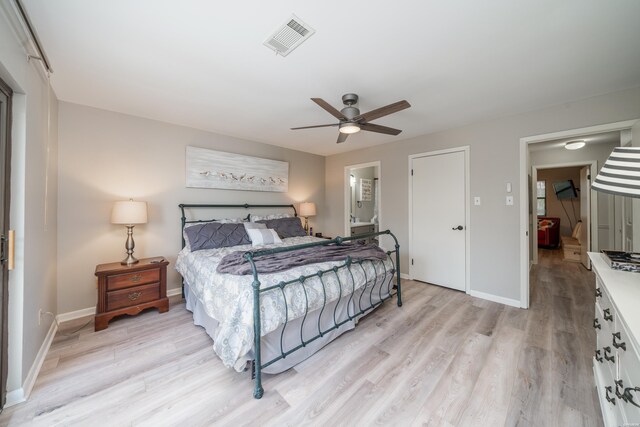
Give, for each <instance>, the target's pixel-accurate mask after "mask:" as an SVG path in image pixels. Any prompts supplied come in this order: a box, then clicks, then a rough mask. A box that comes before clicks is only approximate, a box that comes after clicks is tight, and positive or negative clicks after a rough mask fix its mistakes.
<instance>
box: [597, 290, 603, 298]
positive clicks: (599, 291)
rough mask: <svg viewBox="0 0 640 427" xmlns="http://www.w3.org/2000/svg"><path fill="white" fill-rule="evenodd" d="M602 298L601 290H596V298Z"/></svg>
mask: <svg viewBox="0 0 640 427" xmlns="http://www.w3.org/2000/svg"><path fill="white" fill-rule="evenodd" d="M601 296H602V290H600V288H596V298H600V297H601Z"/></svg>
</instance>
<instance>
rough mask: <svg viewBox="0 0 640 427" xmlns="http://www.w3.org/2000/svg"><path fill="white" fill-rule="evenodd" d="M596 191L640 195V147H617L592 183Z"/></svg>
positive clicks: (620, 194) (628, 195)
mask: <svg viewBox="0 0 640 427" xmlns="http://www.w3.org/2000/svg"><path fill="white" fill-rule="evenodd" d="M591 188H593V189H594V190H596V191H602V192H603V193H609V194H615V195H617V196H627V197H640V147H616V148H614V149H613V151H612V152H611V154H610V155H609V158H608V159H607V161H606V162H605V163H604V166H602V169H600V172H599V173H598V176H596V180H595V181H594V183H593V184H592V185H591Z"/></svg>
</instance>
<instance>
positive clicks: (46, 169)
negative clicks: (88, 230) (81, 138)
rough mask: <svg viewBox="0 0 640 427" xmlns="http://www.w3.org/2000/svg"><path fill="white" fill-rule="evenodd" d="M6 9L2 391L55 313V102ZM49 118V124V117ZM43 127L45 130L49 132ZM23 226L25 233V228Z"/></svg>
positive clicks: (18, 383) (1, 22)
mask: <svg viewBox="0 0 640 427" xmlns="http://www.w3.org/2000/svg"><path fill="white" fill-rule="evenodd" d="M11 10H13V8H12V6H10V5H9V2H8V1H0V41H1V42H0V78H2V79H3V80H4V81H5V82H6V83H7V84H9V86H11V88H12V89H13V90H14V97H13V125H12V155H11V216H10V227H11V228H12V229H14V230H15V231H16V244H15V251H16V253H15V257H16V264H15V269H14V270H13V271H11V272H10V273H9V290H10V291H9V377H8V383H7V390H8V391H9V392H12V391H18V390H19V389H20V388H21V387H22V386H23V384H24V381H25V378H26V377H27V375H28V373H29V370H30V369H31V367H32V365H33V363H34V360H35V358H36V355H37V353H38V351H39V350H40V348H41V346H42V343H43V342H44V339H45V337H46V334H47V332H48V330H49V328H50V327H51V324H52V321H53V319H52V317H51V316H45V317H44V318H43V322H42V324H39V321H38V320H39V316H38V311H39V310H40V309H42V310H43V311H49V312H52V313H56V312H57V308H56V293H57V289H56V249H57V242H56V239H57V229H56V223H57V212H56V201H57V127H56V124H57V99H56V96H55V94H54V93H53V91H50V90H49V85H48V83H47V79H46V76H45V74H44V73H43V72H42V69H41V66H40V63H39V62H38V61H30V62H29V61H27V53H30V54H34V52H31V51H29V52H27V51H26V50H25V47H24V46H25V43H24V41H23V40H19V39H18V38H16V34H22V33H21V32H20V30H19V28H20V27H19V26H16V27H15V28H17V30H16V31H15V32H14V31H12V26H13V25H15V23H16V21H15V20H14V18H13V16H14V15H13V14H12V12H11ZM49 110H50V116H49ZM49 123H50V124H49ZM25 225H26V226H25Z"/></svg>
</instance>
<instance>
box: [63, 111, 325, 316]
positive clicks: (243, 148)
mask: <svg viewBox="0 0 640 427" xmlns="http://www.w3.org/2000/svg"><path fill="white" fill-rule="evenodd" d="M59 139H60V153H59V166H60V172H59V199H58V200H59V203H58V215H59V221H58V231H59V239H58V284H59V286H58V309H59V311H60V312H61V313H65V312H70V311H75V310H79V309H85V308H88V307H92V306H95V304H96V278H95V276H94V270H95V266H96V265H97V264H101V263H105V262H113V261H119V260H121V259H122V258H124V256H125V253H124V243H125V238H126V230H125V228H124V227H123V226H118V225H112V224H110V223H109V215H110V212H111V207H112V204H113V202H114V201H116V200H123V199H127V198H129V197H133V198H134V199H136V200H142V201H146V202H147V203H148V208H149V222H148V224H145V225H140V226H136V227H135V230H134V237H135V241H136V249H135V255H136V257H138V258H142V257H151V256H158V255H163V256H165V257H167V258H168V259H169V261H170V262H171V264H170V265H169V270H168V283H167V287H168V288H169V289H172V288H178V287H179V286H180V277H179V275H178V273H177V272H176V271H175V270H174V263H175V259H176V255H177V253H178V251H179V250H180V211H179V209H178V204H179V203H185V202H186V203H246V202H248V203H291V202H292V201H293V202H295V203H298V202H303V201H313V202H315V203H316V204H317V212H318V215H317V216H315V217H310V218H309V223H310V226H312V227H313V228H314V231H315V232H322V231H324V230H323V229H322V227H321V224H322V219H323V217H324V215H325V212H326V209H325V205H324V157H322V156H317V155H313V154H308V153H303V152H300V151H294V150H289V149H285V148H281V147H275V146H272V145H266V144H261V143H257V142H252V141H246V140H241V139H237V138H232V137H229V136H223V135H218V134H213V133H209V132H204V131H199V130H195V129H190V128H186V127H181V126H176V125H171V124H168V123H162V122H158V121H153V120H148V119H143V118H139V117H134V116H129V115H125V114H118V113H113V112H109V111H104V110H99V109H95V108H90V107H85V106H81V105H77V104H70V103H66V102H61V103H60V122H59ZM188 145H191V146H196V147H202V148H210V149H215V150H221V151H227V152H233V153H239V154H245V155H251V156H257V157H262V158H268V159H274V160H283V161H287V162H289V192H288V193H286V194H285V193H270V192H256V191H231V190H214V189H196V188H186V187H185V147H186V146H188Z"/></svg>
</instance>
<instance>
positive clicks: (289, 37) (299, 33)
mask: <svg viewBox="0 0 640 427" xmlns="http://www.w3.org/2000/svg"><path fill="white" fill-rule="evenodd" d="M315 32H316V30H314V29H313V28H311V27H310V26H308V25H307V24H305V23H304V22H302V20H301V19H300V18H298V17H297V16H295V15H291V18H290V19H289V20H288V21H287V22H285V23H284V25H282V26H281V27H280V28H278V29H277V30H276V31H275V32H274V33H273V34H272V35H271V37H269V38H268V39H267V40H265V42H264V45H265V46H266V47H268V48H269V49H272V50H273V51H275V52H276V53H277V54H278V55H282V56H287V55H288V54H289V53H291V51H292V50H294V49H295V48H297V47H298V46H300V45H301V44H302V42H303V41H305V40H306V39H308V38H309V37H311V36H312V35H313V33H315Z"/></svg>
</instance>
